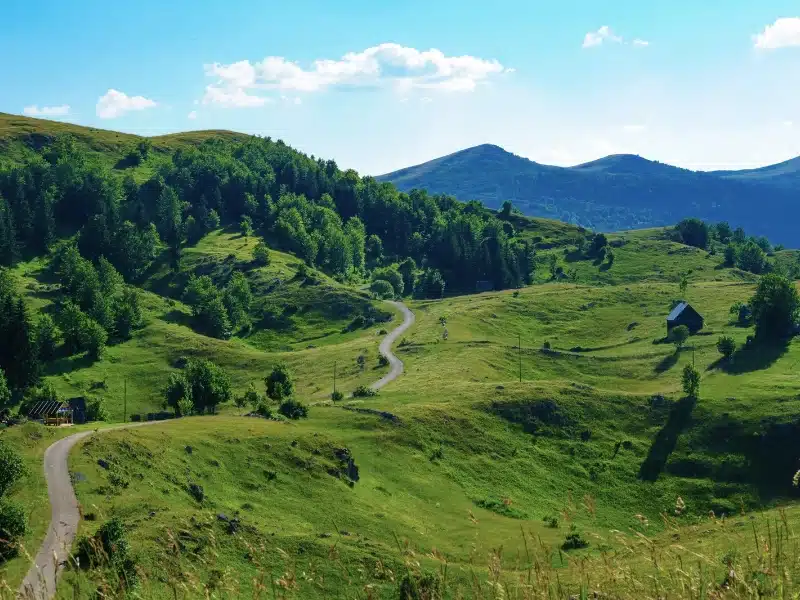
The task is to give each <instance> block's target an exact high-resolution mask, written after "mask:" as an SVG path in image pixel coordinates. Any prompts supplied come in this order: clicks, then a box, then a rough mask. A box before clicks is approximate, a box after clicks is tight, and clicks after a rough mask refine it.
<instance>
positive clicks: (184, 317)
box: [161, 308, 194, 329]
mask: <svg viewBox="0 0 800 600" xmlns="http://www.w3.org/2000/svg"><path fill="white" fill-rule="evenodd" d="M161 320H162V321H166V322H167V323H174V324H175V325H184V326H185V327H188V328H189V329H192V325H193V324H194V323H193V319H192V315H189V314H186V313H185V312H183V311H182V310H178V309H177V308H173V309H172V310H170V311H169V312H166V313H164V314H163V315H162V317H161Z"/></svg>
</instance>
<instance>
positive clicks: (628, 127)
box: [622, 125, 647, 133]
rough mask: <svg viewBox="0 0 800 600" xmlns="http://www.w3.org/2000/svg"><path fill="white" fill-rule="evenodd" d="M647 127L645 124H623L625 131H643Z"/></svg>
mask: <svg viewBox="0 0 800 600" xmlns="http://www.w3.org/2000/svg"><path fill="white" fill-rule="evenodd" d="M646 129H647V127H646V126H645V125H623V126H622V130H623V131H624V132H625V133H642V132H643V131H645V130H646Z"/></svg>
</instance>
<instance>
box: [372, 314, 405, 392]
mask: <svg viewBox="0 0 800 600" xmlns="http://www.w3.org/2000/svg"><path fill="white" fill-rule="evenodd" d="M388 302H389V304H391V305H392V306H394V307H395V308H397V309H398V310H400V312H402V313H403V322H402V323H401V324H400V325H398V326H397V327H396V328H394V329H392V330H391V331H390V332H389V334H388V335H387V336H386V337H385V338H383V340H382V341H381V345H380V346H379V347H378V352H380V353H381V355H383V356H385V357H386V358H387V360H388V361H389V365H390V367H391V368H390V369H389V372H388V373H387V374H386V375H384V376H383V377H382V378H381V379H379V380H378V381H376V382H375V383H373V384H372V385H371V386H369V387H371V388H372V389H373V390H379V389H381V388H382V387H383V386H385V385H386V384H387V383H389V382H391V381H394V380H395V379H397V378H398V376H400V374H401V373H402V372H403V361H402V360H400V359H399V358H397V357H396V356H395V355H394V352H392V346H393V345H394V343H395V342H396V341H397V338H399V337H400V336H401V335H403V333H405V331H406V330H407V329H408V328H409V327H411V326H412V325H413V324H414V313H413V312H411V310H410V309H409V308H408V307H407V306H406V305H405V304H403V303H402V302H393V301H388Z"/></svg>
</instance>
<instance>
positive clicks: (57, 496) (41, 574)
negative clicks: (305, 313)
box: [18, 302, 414, 600]
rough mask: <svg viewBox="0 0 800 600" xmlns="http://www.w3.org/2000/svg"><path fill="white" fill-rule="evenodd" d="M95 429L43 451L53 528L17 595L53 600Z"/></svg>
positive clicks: (396, 363)
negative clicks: (79, 460)
mask: <svg viewBox="0 0 800 600" xmlns="http://www.w3.org/2000/svg"><path fill="white" fill-rule="evenodd" d="M389 304H392V305H393V306H395V307H396V308H397V309H399V310H400V311H401V312H402V313H403V322H402V323H401V324H400V325H399V326H397V327H396V328H395V329H393V330H392V331H390V332H389V333H388V334H387V335H386V337H385V338H383V340H382V341H381V344H380V346H379V348H378V351H379V352H380V353H381V354H382V355H383V356H385V357H386V358H387V359H388V360H389V365H390V366H391V368H390V370H389V372H388V373H387V374H386V375H385V376H384V377H382V378H381V379H380V380H378V381H376V382H375V383H373V384H372V385H371V386H370V387H371V388H372V389H374V390H379V389H381V388H382V387H384V386H385V385H386V384H387V383H390V382H391V381H394V380H395V379H397V377H398V376H399V375H400V374H401V373H402V372H403V361H402V360H400V359H399V358H397V356H395V355H394V353H393V352H392V346H393V345H394V343H395V342H396V341H397V339H398V338H399V337H400V336H401V335H403V333H404V332H405V331H406V330H407V329H408V328H409V327H411V325H413V324H414V313H412V312H411V311H410V310H409V309H408V307H407V306H406V305H404V304H403V303H401V302H389ZM163 422H164V421H151V422H148V423H135V424H130V425H121V426H120V427H109V428H108V429H103V430H102V431H113V430H116V429H127V428H130V427H140V426H143V425H155V424H157V423H163ZM93 433H94V431H82V432H81V433H76V434H73V435H71V436H69V437H65V438H63V439H61V440H58V441H57V442H55V443H54V444H52V445H51V446H50V447H48V448H47V450H46V451H45V453H44V476H45V479H46V480H47V494H48V496H49V497H50V506H51V508H52V511H51V517H50V528H49V529H48V531H47V537H46V538H45V540H44V542H43V543H42V547H41V548H40V549H39V552H38V553H37V554H36V559H35V560H34V564H32V565H31V568H30V569H29V570H28V574H27V575H26V576H25V580H24V581H23V582H22V585H21V586H20V588H19V591H18V595H19V597H20V598H24V599H26V600H50V599H51V598H53V597H54V596H55V593H56V583H57V582H58V577H59V575H60V574H61V571H62V570H63V568H64V564H65V562H66V560H67V558H68V556H69V553H70V550H71V549H72V543H73V542H74V541H75V535H76V534H77V532H78V524H79V522H80V509H79V507H78V499H77V498H76V497H75V490H74V489H73V487H72V481H71V480H70V474H69V465H68V459H69V453H70V450H72V448H73V447H74V446H75V444H77V443H78V442H79V441H81V440H82V439H84V438H85V437H88V436H90V435H92V434H93Z"/></svg>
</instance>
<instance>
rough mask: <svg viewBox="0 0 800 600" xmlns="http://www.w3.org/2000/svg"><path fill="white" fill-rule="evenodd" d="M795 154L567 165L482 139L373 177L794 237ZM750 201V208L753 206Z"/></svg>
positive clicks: (598, 222)
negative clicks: (677, 163) (744, 162)
mask: <svg viewBox="0 0 800 600" xmlns="http://www.w3.org/2000/svg"><path fill="white" fill-rule="evenodd" d="M796 165H797V161H796V160H794V161H788V162H787V163H782V164H781V165H775V166H773V167H765V168H763V169H756V170H750V171H742V172H736V171H733V172H720V173H704V172H695V171H690V170H687V169H680V168H677V167H672V166H670V165H665V164H662V163H658V162H654V161H650V160H646V159H644V158H641V157H638V156H632V155H613V156H607V157H605V158H601V159H599V160H596V161H593V162H590V163H586V164H582V165H577V166H574V167H554V166H549V165H542V164H539V163H536V162H533V161H530V160H528V159H525V158H522V157H519V156H516V155H514V154H511V153H509V152H506V151H505V150H503V149H502V148H500V147H498V146H493V145H489V144H484V145H481V146H476V147H474V148H468V149H466V150H461V151H459V152H455V153H453V154H450V155H448V156H444V157H442V158H438V159H435V160H432V161H429V162H427V163H424V164H421V165H416V166H413V167H408V168H406V169H402V170H399V171H395V172H393V173H388V174H386V175H381V176H380V177H378V179H379V180H381V181H389V182H392V183H394V184H395V185H397V186H398V187H399V188H400V189H401V190H410V189H414V188H419V189H425V190H427V191H428V192H430V193H432V194H452V195H454V196H455V197H456V198H458V199H459V200H463V201H468V200H480V201H481V202H483V203H484V204H485V205H486V206H489V207H492V208H499V207H500V206H501V204H502V203H503V202H504V201H506V200H510V201H512V202H513V203H514V205H515V206H516V207H517V208H519V209H520V210H521V211H522V212H524V213H525V214H527V215H533V216H544V217H547V216H549V217H551V218H556V219H560V220H562V221H566V222H570V223H576V224H580V225H583V226H585V227H588V228H591V229H596V230H600V231H618V230H622V229H636V228H643V227H654V226H664V225H669V224H672V223H676V222H677V221H679V220H681V219H683V218H686V217H698V218H701V219H705V220H710V221H729V222H730V223H731V224H732V225H734V226H741V227H745V228H747V230H748V231H750V232H752V233H754V234H756V235H766V236H767V237H769V238H770V239H771V240H773V242H779V243H783V244H787V245H794V246H796V245H798V244H799V243H800V234H798V233H797V231H796V228H795V227H793V226H792V225H791V221H792V220H793V218H794V217H796V216H797V215H798V214H800V203H799V200H798V199H799V198H800V187H798V185H797V176H796V172H797V166H796ZM754 206H758V207H759V208H758V210H753V207H754Z"/></svg>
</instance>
